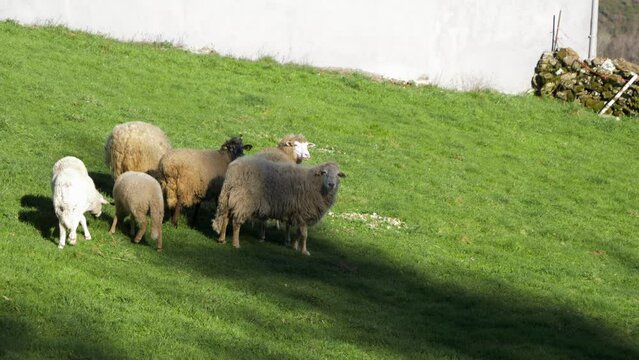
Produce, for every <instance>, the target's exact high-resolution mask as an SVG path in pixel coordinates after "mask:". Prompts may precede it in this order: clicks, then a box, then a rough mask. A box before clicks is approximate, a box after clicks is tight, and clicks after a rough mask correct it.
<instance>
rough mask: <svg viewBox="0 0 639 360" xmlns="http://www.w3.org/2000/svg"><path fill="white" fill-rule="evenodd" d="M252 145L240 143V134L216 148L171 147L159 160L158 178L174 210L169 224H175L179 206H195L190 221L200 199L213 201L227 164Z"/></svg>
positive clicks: (217, 193)
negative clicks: (218, 148) (172, 148)
mask: <svg viewBox="0 0 639 360" xmlns="http://www.w3.org/2000/svg"><path fill="white" fill-rule="evenodd" d="M252 147H253V145H250V144H246V145H244V144H243V143H242V138H241V137H234V138H231V139H229V140H227V141H226V142H225V143H224V144H222V146H221V147H220V150H195V149H174V150H171V151H169V152H167V153H166V154H165V155H164V156H163V157H162V159H161V160H160V167H159V171H160V179H161V180H160V181H161V184H162V189H163V190H164V192H165V195H166V204H167V206H168V207H169V209H174V210H173V214H172V216H171V223H172V224H173V225H175V226H176V227H177V224H178V218H179V216H180V211H181V208H182V207H183V206H193V205H195V211H194V213H193V219H192V224H195V220H196V219H197V212H198V209H199V205H200V203H201V202H202V201H204V200H208V199H215V200H217V198H218V195H219V194H220V189H221V188H222V183H223V182H224V174H226V168H227V167H228V165H229V163H230V162H231V161H233V160H235V159H237V158H238V157H240V156H243V155H244V150H247V151H248V150H250V149H251V148H252Z"/></svg>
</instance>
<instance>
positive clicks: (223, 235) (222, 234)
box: [217, 215, 229, 244]
mask: <svg viewBox="0 0 639 360" xmlns="http://www.w3.org/2000/svg"><path fill="white" fill-rule="evenodd" d="M228 225H229V217H228V215H224V216H223V217H222V225H221V226H220V237H219V238H218V239H217V242H219V243H221V244H224V243H226V227H227V226H228Z"/></svg>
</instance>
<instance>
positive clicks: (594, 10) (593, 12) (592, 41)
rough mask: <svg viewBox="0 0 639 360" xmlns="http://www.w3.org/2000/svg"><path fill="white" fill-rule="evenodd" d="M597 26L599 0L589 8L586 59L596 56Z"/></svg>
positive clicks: (593, 1)
mask: <svg viewBox="0 0 639 360" xmlns="http://www.w3.org/2000/svg"><path fill="white" fill-rule="evenodd" d="M598 26H599V0H592V3H591V6H590V34H589V35H588V59H592V58H594V57H595V56H597V28H598Z"/></svg>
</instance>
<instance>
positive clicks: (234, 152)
mask: <svg viewBox="0 0 639 360" xmlns="http://www.w3.org/2000/svg"><path fill="white" fill-rule="evenodd" d="M252 148H253V145H251V144H246V145H244V144H243V143H242V137H241V136H239V137H234V138H231V139H229V140H227V141H226V142H225V143H224V145H222V150H225V151H228V152H229V154H231V161H232V160H235V159H237V158H239V157H241V156H244V151H245V150H246V151H249V150H251V149H252Z"/></svg>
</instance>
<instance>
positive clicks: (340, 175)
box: [337, 171, 346, 178]
mask: <svg viewBox="0 0 639 360" xmlns="http://www.w3.org/2000/svg"><path fill="white" fill-rule="evenodd" d="M337 176H339V177H342V178H343V177H346V174H344V173H343V172H341V171H340V172H338V173H337Z"/></svg>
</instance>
